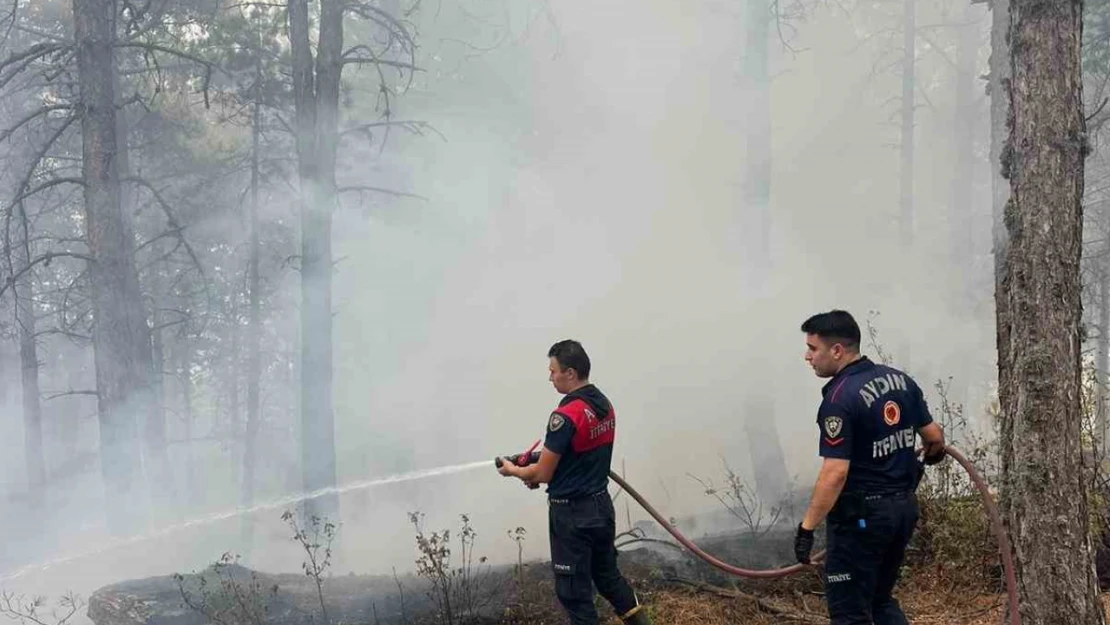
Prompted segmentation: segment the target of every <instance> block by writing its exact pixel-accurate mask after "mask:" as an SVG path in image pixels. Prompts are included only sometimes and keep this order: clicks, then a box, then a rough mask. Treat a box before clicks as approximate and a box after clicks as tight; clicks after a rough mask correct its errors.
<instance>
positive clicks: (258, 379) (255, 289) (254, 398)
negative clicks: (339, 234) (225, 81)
mask: <svg viewBox="0 0 1110 625" xmlns="http://www.w3.org/2000/svg"><path fill="white" fill-rule="evenodd" d="M261 68H262V61H261V59H258V60H257V63H256V67H255V93H254V107H253V111H252V114H251V200H250V211H251V214H250V224H251V241H250V259H249V261H248V268H247V273H248V278H247V284H248V289H249V290H250V293H249V297H250V313H249V315H250V316H249V319H248V322H247V426H246V431H245V433H244V438H243V482H242V488H241V490H240V495H241V496H240V505H242V506H243V507H244V508H250V507H251V506H252V505H254V479H255V477H254V474H255V460H256V458H255V457H256V454H257V448H258V426H259V424H260V421H261V418H262V414H261V410H260V399H261V398H260V393H261V387H262V354H261V351H262V326H261V324H262V315H261V294H260V293H259V287H260V286H261V279H260V277H259V268H258V263H259V260H260V258H259V257H260V255H261V254H260V248H261V245H260V242H259V232H258V185H259V182H260V181H259V177H260V172H259V137H260V136H261V134H262V90H261V79H262V69H261ZM241 522H242V525H241V531H242V544H243V549H245V550H246V551H247V552H249V551H250V548H251V545H252V543H253V536H254V534H253V528H254V525H253V523H252V519H251V515H249V514H247V515H243V517H242V521H241Z"/></svg>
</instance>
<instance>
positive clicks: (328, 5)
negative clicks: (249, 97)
mask: <svg viewBox="0 0 1110 625" xmlns="http://www.w3.org/2000/svg"><path fill="white" fill-rule="evenodd" d="M289 20H290V38H291V40H292V41H291V44H292V47H293V63H294V65H293V79H294V86H293V91H294V97H295V99H296V103H297V155H298V160H299V163H300V181H301V376H302V377H301V385H302V388H301V463H302V476H303V479H304V488H305V490H306V491H308V492H315V491H317V490H319V489H322V488H327V487H331V486H334V485H335V481H336V468H335V415H334V411H333V408H332V320H331V314H332V311H331V270H332V267H331V264H332V253H331V220H332V211H333V208H334V206H335V202H336V186H335V157H336V148H337V143H338V133H339V79H340V73H341V71H342V58H341V56H342V47H343V7H342V4H341V3H339V2H338V1H337V0H321V3H320V18H319V20H320V35H319V46H318V47H319V58H318V59H317V63H316V71H315V76H313V72H312V64H311V63H312V52H311V50H310V49H309V37H308V14H307V4H306V3H305V1H304V0H289ZM313 85H315V89H313ZM305 514H306V516H309V517H311V516H313V515H315V516H320V517H328V518H331V519H332V520H335V519H337V517H338V514H339V500H338V498H337V497H335V496H334V495H328V496H325V497H320V498H316V499H314V500H310V501H306V502H305Z"/></svg>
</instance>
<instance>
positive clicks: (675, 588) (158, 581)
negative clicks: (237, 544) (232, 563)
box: [89, 530, 1002, 625]
mask: <svg viewBox="0 0 1110 625" xmlns="http://www.w3.org/2000/svg"><path fill="white" fill-rule="evenodd" d="M791 538H792V536H791V534H790V532H789V531H785V530H782V531H777V532H775V533H773V534H769V535H767V536H764V537H762V538H761V539H760V540H758V541H753V540H751V539H750V538H749V537H746V536H744V535H737V534H733V535H727V536H717V537H710V538H705V539H701V540H699V541H698V543H699V545H700V546H701V547H702V548H703V549H706V550H707V551H709V552H710V553H713V554H715V555H717V556H718V557H720V558H722V559H724V560H726V561H729V562H733V563H736V564H739V565H742V566H748V567H752V568H766V567H777V566H783V565H786V564H789V563H790V558H789V555H788V554H789V553H790V544H791ZM621 567H622V569H623V570H624V572H625V575H626V576H627V577H628V578H629V579H630V581H631V582H632V583H633V585H634V586H635V588H636V589H637V592H638V593H639V595H640V597H641V600H642V601H643V603H645V604H646V605H648V606H649V614H650V615H651V616H652V619H653V621H654V623H656V624H657V625H661V624H666V623H669V624H673V625H686V624H690V625H693V624H695V623H697V624H698V625H716V624H725V623H728V624H732V625H737V624H744V623H751V624H753V625H763V624H767V623H783V622H803V623H804V622H811V623H827V622H828V621H827V619H826V617H825V610H824V602H823V586H822V582H821V580H820V578H819V577H818V575H817V574H816V573H808V574H803V575H798V576H795V577H792V578H789V579H783V580H775V581H753V580H737V579H731V578H728V577H725V576H724V575H722V574H720V573H718V572H717V571H716V570H714V569H712V568H710V567H708V566H707V565H705V564H703V563H701V562H700V561H698V560H695V559H693V558H691V557H689V556H688V555H686V554H684V553H683V552H681V551H679V550H677V549H675V548H673V547H671V546H665V545H661V544H659V543H653V542H641V543H637V544H633V545H630V546H629V547H627V548H626V550H625V551H623V552H622V555H621ZM202 578H203V579H204V582H203V584H202V583H201V580H202ZM252 580H253V581H252ZM398 583H400V587H399V586H398ZM182 587H184V588H185V589H186V592H187V593H188V594H189V595H190V597H191V599H190V600H191V602H192V603H193V606H192V607H190V606H189V605H186V603H185V601H184V600H183V598H182V595H181V588H182ZM275 587H276V590H274V588H275ZM553 587H554V583H553V578H552V575H551V569H550V565H549V564H548V563H545V562H533V563H527V564H525V566H524V569H523V571H517V570H515V567H503V568H498V569H487V570H486V571H485V572H484V573H483V575H481V576H480V577H478V578H476V579H475V580H474V583H473V593H472V595H473V596H474V597H476V598H477V599H478V602H479V603H481V604H482V606H483V610H482V616H481V617H480V618H471V619H463V620H454V623H456V624H460V623H470V624H481V625H487V624H488V625H492V624H494V623H498V624H504V625H524V624H525V623H528V624H531V625H544V624H551V625H561V624H563V623H566V619H565V617H564V616H563V614H562V612H561V611H560V609H559V606H558V604H557V602H556V600H555V596H554V589H553ZM252 588H253V589H254V590H253V591H252V590H251V589H252ZM998 588H999V584H998V580H997V570H995V569H994V568H992V567H990V566H985V567H982V568H981V569H980V570H976V571H971V572H968V571H963V572H960V573H959V574H956V573H955V572H954V571H951V570H948V571H946V570H945V569H944V567H938V566H937V565H936V564H935V563H926V562H911V563H910V564H909V565H908V567H907V570H906V579H905V580H904V581H903V583H902V584H901V585H900V587H899V590H898V593H899V598H900V599H901V601H902V603H903V605H904V607H905V609H906V612H907V614H908V616H909V617H910V619H911V622H916V623H938V624H945V623H952V624H956V623H959V624H960V625H978V624H980V623H999V622H1000V619H1001V605H1002V596H1001V595H1000V594H999V593H998ZM229 589H231V591H229ZM426 590H427V585H426V584H425V583H424V582H422V580H419V579H416V578H413V577H411V576H408V577H402V578H400V579H393V578H392V577H378V576H343V577H334V578H328V579H326V580H325V583H324V594H325V604H326V605H327V607H328V617H329V618H328V620H329V621H331V622H342V623H346V624H348V625H355V624H362V623H365V624H367V625H371V624H372V625H394V624H406V625H422V624H423V623H433V622H437V619H436V618H435V604H434V603H433V602H432V601H431V600H430V598H429V596H428V595H427V593H426ZM598 603H599V608H600V610H599V611H600V613H601V614H602V615H603V617H604V618H605V619H607V620H606V621H605V622H606V623H609V624H611V625H619V621H618V620H617V619H616V618H615V616H614V615H613V614H612V611H611V610H610V609H609V607H608V606H607V605H605V604H604V602H603V601H601V600H599V602H598ZM252 605H255V606H258V607H259V608H260V609H258V610H256V611H254V612H252V611H251V610H249V609H244V607H247V608H249V607H250V606H252ZM198 607H200V608H202V609H198ZM319 607H320V606H319V601H318V597H317V595H316V588H315V585H314V584H313V583H312V580H311V578H306V577H305V576H304V575H267V574H263V573H254V572H251V571H248V570H246V569H243V568H242V567H225V568H223V569H221V570H220V571H219V572H216V571H214V570H212V569H209V570H208V571H206V572H205V573H204V574H203V575H200V576H197V575H192V576H186V577H184V578H183V579H182V580H181V586H179V584H178V581H177V580H175V579H174V578H172V577H157V578H149V579H144V580H133V581H129V582H125V583H121V584H115V585H112V586H109V587H106V588H103V589H101V590H99V591H97V592H96V593H95V594H94V595H93V597H91V598H90V602H89V616H90V618H91V619H92V620H93V621H94V623H96V625H203V624H204V623H209V622H215V623H218V624H220V625H239V624H240V623H242V624H243V625H293V624H297V625H307V624H309V623H319V622H320V621H321V619H320V609H319ZM456 609H457V606H456ZM441 622H446V621H441Z"/></svg>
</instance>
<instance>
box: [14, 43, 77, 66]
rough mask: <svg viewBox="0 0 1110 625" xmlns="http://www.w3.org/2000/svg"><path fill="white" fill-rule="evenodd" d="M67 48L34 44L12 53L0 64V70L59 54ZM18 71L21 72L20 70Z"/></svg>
mask: <svg viewBox="0 0 1110 625" xmlns="http://www.w3.org/2000/svg"><path fill="white" fill-rule="evenodd" d="M68 47H69V46H68V45H63V44H59V43H36V44H35V45H33V46H31V47H30V48H27V49H26V50H23V51H22V52H12V53H11V55H9V56H8V58H7V59H5V60H4V61H2V62H0V70H4V69H7V68H8V67H9V66H11V65H14V64H16V63H19V62H21V61H35V60H38V59H41V58H42V57H44V56H46V55H48V54H53V53H54V52H60V51H62V50H65V49H66V48H68ZM26 66H27V65H26V64H24V66H23V67H26ZM20 71H22V69H21V70H20Z"/></svg>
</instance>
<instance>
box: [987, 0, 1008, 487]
mask: <svg viewBox="0 0 1110 625" xmlns="http://www.w3.org/2000/svg"><path fill="white" fill-rule="evenodd" d="M990 6H991V54H990V60H989V66H990V80H989V82H988V83H987V90H988V93H989V95H990V107H991V108H990V117H991V146H990V170H991V248H992V255H993V256H994V289H995V300H994V303H995V318H996V319H1008V318H1009V316H1010V312H1009V308H1008V303H1007V300H1006V298H1004V297H1000V296H999V295H998V294H999V293H1001V292H1002V288H1003V287H1002V285H1003V282H1004V277H1005V275H1006V250H1007V249H1008V248H1009V241H1010V237H1009V234H1008V233H1007V232H1006V225H1005V222H1004V220H1003V215H1005V212H1006V204H1007V203H1008V202H1009V200H1010V183H1009V181H1008V180H1006V175H1005V172H1004V169H1005V168H1006V164H1005V163H1003V159H1002V155H1003V152H1004V151H1005V150H1004V148H1005V144H1006V141H1007V139H1008V131H1007V129H1006V118H1007V116H1008V115H1009V113H1010V89H1009V81H1010V75H1011V73H1012V72H1011V66H1010V45H1009V41H1008V40H1007V37H1008V33H1009V29H1010V0H993V1H992V2H991V5H990ZM996 333H997V337H996V345H997V348H998V387H999V388H1002V387H1003V386H1005V385H1008V384H1009V380H1008V378H1009V368H1008V365H1007V362H1008V361H1009V349H1010V347H1009V346H1010V334H1009V328H1007V327H1006V326H1005V325H1003V324H996ZM999 400H1000V401H1001V397H1000V398H999ZM999 425H1000V427H999V437H1000V439H1001V440H1004V441H1005V440H1010V437H1011V435H1012V432H1011V428H1010V421H1009V420H1008V419H1002V420H1001V423H1000V424H999ZM1003 504H1005V502H1003Z"/></svg>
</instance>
